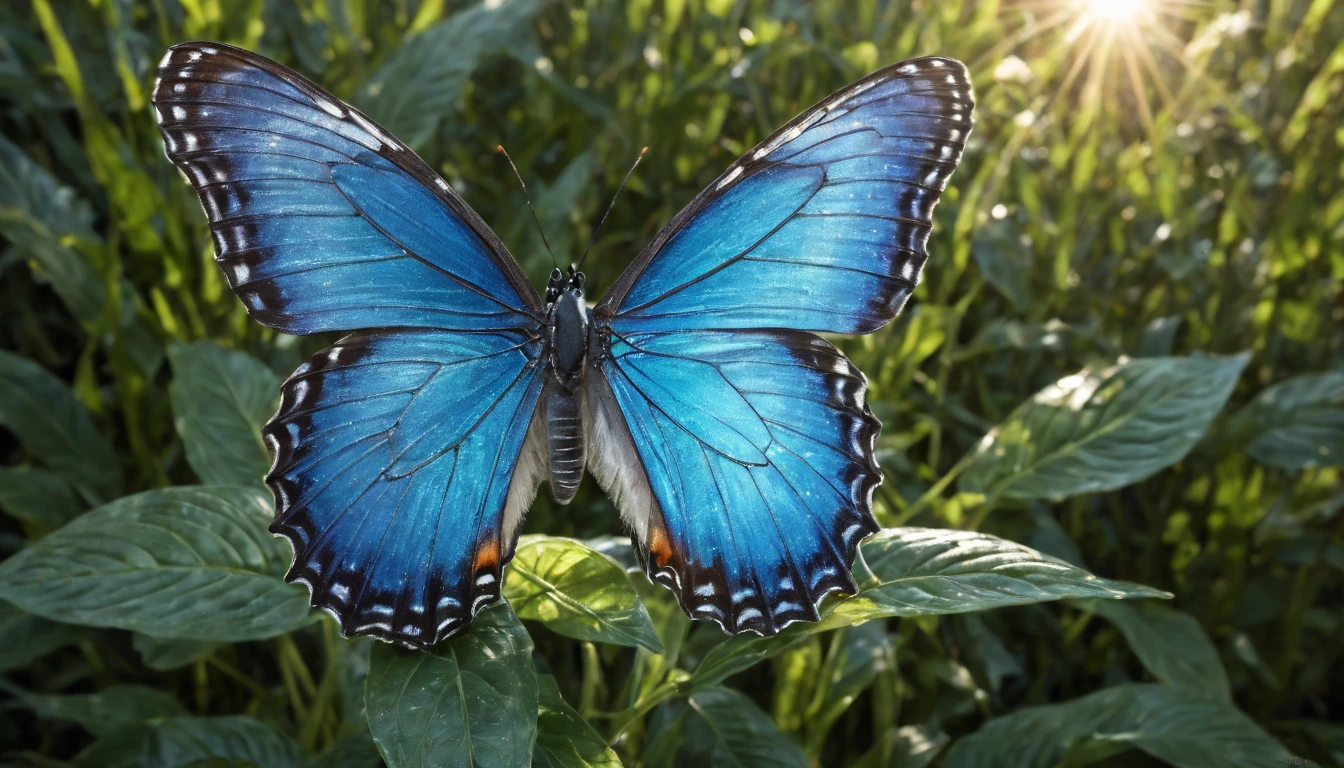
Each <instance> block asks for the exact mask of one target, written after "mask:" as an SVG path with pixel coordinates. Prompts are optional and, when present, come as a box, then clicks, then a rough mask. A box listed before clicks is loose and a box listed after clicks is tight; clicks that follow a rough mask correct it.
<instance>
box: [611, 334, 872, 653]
mask: <svg viewBox="0 0 1344 768" xmlns="http://www.w3.org/2000/svg"><path fill="white" fill-rule="evenodd" d="M650 360H658V361H659V367H658V375H659V376H661V377H662V378H664V379H665V380H666V381H675V382H677V383H676V386H675V390H676V394H675V395H673V394H671V392H672V390H673V387H671V386H668V387H665V388H652V387H649V386H647V385H646V383H645V379H646V378H647V375H646V374H640V373H636V371H638V370H639V369H641V368H647V367H648V363H649V361H650ZM594 373H596V374H599V375H593V376H590V378H589V385H588V386H589V388H590V389H589V395H588V397H589V412H590V413H591V414H593V417H594V418H593V419H592V420H591V423H592V427H591V429H592V434H591V436H590V438H589V439H590V445H591V446H593V448H592V450H590V453H589V457H590V467H591V468H592V471H593V474H594V475H595V476H596V477H597V478H598V481H599V482H600V483H601V484H602V485H603V487H604V488H606V489H607V491H608V493H609V494H610V495H611V496H612V498H613V500H614V501H615V502H616V504H617V506H618V507H619V508H620V510H621V513H622V516H623V517H624V518H625V520H626V522H627V524H628V525H629V526H630V527H631V528H632V529H633V531H634V532H635V534H636V538H637V540H638V544H639V550H640V552H641V555H642V557H643V560H644V565H645V568H646V571H647V572H648V574H649V576H650V578H653V579H655V580H657V581H659V582H661V583H663V584H665V585H667V586H669V587H671V588H672V589H673V591H674V592H676V594H677V597H678V600H679V601H680V602H681V605H682V608H683V609H684V610H685V611H686V612H687V613H688V614H689V615H690V616H692V617H694V618H699V619H711V620H713V621H716V622H718V623H719V624H721V625H722V626H723V627H724V628H725V629H726V630H728V631H729V632H742V631H749V632H756V633H759V634H765V635H770V634H774V633H775V632H778V631H779V630H780V629H782V628H784V627H785V626H787V625H788V624H790V623H792V622H794V621H799V620H816V618H817V603H818V602H819V601H820V600H821V598H822V597H824V596H825V595H826V594H827V593H829V592H835V591H853V589H854V582H853V579H852V577H851V576H850V571H849V567H850V563H851V561H852V559H853V557H854V551H855V548H856V547H857V546H858V543H859V541H861V540H862V539H863V537H865V536H867V535H868V534H870V533H872V532H874V531H876V530H877V528H878V526H877V523H876V521H875V520H874V519H873V516H872V512H871V503H872V493H873V489H874V488H875V487H876V486H877V484H878V483H879V482H880V480H881V474H880V472H879V470H878V467H877V463H876V461H875V459H874V455H873V454H874V442H875V440H876V437H877V431H878V428H879V424H878V422H877V419H876V418H874V417H873V415H872V413H871V412H870V411H869V409H868V406H867V405H866V403H865V401H864V395H865V390H866V383H865V380H864V378H863V375H862V374H861V373H860V372H859V371H858V369H856V368H855V367H854V366H853V365H852V364H851V363H850V362H849V361H848V360H847V359H846V358H845V357H844V355H842V354H841V353H840V352H839V350H837V349H835V348H834V347H832V346H831V345H830V344H828V343H827V342H825V341H823V340H822V339H820V338H818V337H816V336H813V335H812V334H809V333H803V332H797V331H683V332H672V333H661V334H645V333H635V334H630V335H626V336H623V337H621V338H617V339H615V340H614V341H613V342H612V345H611V349H610V353H609V355H608V357H607V358H606V359H605V360H603V361H601V362H600V363H599V364H598V367H597V368H596V369H595V371H594ZM679 373H680V374H684V375H678V374H679ZM711 373H712V374H713V375H710V374H711ZM727 392H731V393H732V394H731V397H729V396H727ZM702 404H708V406H709V407H711V408H713V409H714V413H715V414H716V417H715V419H713V420H712V421H711V420H708V419H705V418H704V417H703V416H702V415H701V414H699V413H696V410H697V409H698V408H699V407H700V405H702Z"/></svg>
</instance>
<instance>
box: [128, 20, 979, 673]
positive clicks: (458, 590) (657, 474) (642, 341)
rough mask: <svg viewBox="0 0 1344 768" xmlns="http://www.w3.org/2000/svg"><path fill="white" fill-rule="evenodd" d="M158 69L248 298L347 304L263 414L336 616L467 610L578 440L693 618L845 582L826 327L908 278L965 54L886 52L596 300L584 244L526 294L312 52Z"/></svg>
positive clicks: (453, 197) (858, 379)
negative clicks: (306, 69)
mask: <svg viewBox="0 0 1344 768" xmlns="http://www.w3.org/2000/svg"><path fill="white" fill-rule="evenodd" d="M159 74H160V79H159V81H158V82H157V83H156V85H155V88H154V94H153V103H154V106H155V108H156V111H157V116H158V119H159V123H160V130H161V132H162V133H163V136H164V140H165V148H166V151H167V153H168V156H169V158H170V159H171V160H172V161H173V162H174V163H175V164H176V165H177V167H178V168H179V169H180V170H181V171H182V172H183V174H184V175H185V176H186V177H187V179H188V181H189V182H190V183H191V184H192V185H193V186H194V187H195V189H196V191H197V193H198V195H199V197H200V200H201V203H202V206H203V208H204V210H205V212H206V215H207V218H208V219H209V222H210V229H211V234H212V236H213V237H214V240H215V246H216V249H215V250H216V261H217V262H218V263H219V265H220V267H221V268H222V269H223V271H224V274H225V276H226V277H227V279H228V281H229V285H230V287H231V288H232V289H233V290H234V292H235V293H236V294H237V295H238V296H239V298H240V299H241V300H242V301H243V304H244V306H245V307H246V308H247V310H248V312H249V313H250V314H251V315H252V316H253V317H254V318H255V319H256V320H258V321H259V322H262V323H263V324H265V325H268V326H270V327H272V328H275V329H278V330H280V331H283V332H287V333H297V334H307V333H319V332H327V331H345V332H348V333H349V335H348V336H346V337H345V338H343V339H341V340H340V341H339V342H337V343H336V344H335V345H334V346H332V347H330V348H329V349H327V350H325V351H323V352H320V353H318V354H317V355H315V356H314V357H313V358H311V359H310V360H309V361H308V362H306V363H304V365H303V366H301V367H300V368H299V369H298V370H296V371H295V372H294V374H293V375H292V376H290V378H289V379H288V380H287V381H286V382H285V384H284V387H283V390H282V393H281V404H280V408H279V411H278V412H277V414H276V416H275V417H274V418H273V419H272V420H271V422H270V423H268V424H267V425H266V427H265V428H264V430H263V437H264V439H265V440H266V443H267V445H268V446H269V448H270V450H271V453H272V457H273V464H272V467H271V470H270V472H269V473H268V474H267V476H266V482H267V484H268V485H269V486H270V488H271V490H272V491H273V492H274V494H275V499H276V516H275V520H274V521H273V523H272V524H271V530H272V531H273V532H274V533H276V534H277V535H280V536H283V537H285V538H286V539H287V540H288V541H289V542H290V544H291V545H292V546H293V549H294V561H293V564H292V565H291V568H290V570H289V572H288V574H287V575H286V578H287V579H288V580H290V581H295V582H299V583H303V584H305V585H307V586H308V588H309V589H310V591H311V595H312V603H313V605H314V606H316V607H318V608H321V609H324V610H327V611H329V612H330V613H332V614H333V615H334V616H336V617H337V618H338V619H339V621H340V625H341V631H342V632H343V633H344V634H346V635H348V636H354V635H373V636H376V637H379V638H382V639H384V640H390V641H395V642H400V643H404V644H410V645H417V646H429V645H433V644H434V643H437V642H438V641H440V640H442V639H443V638H444V637H447V636H448V635H451V634H453V633H455V632H459V631H461V630H462V629H464V628H465V627H467V626H468V625H469V624H470V623H471V620H472V618H473V617H474V616H475V615H476V614H477V613H478V612H479V611H480V610H481V609H483V608H484V607H485V606H486V605H489V604H490V603H491V602H492V601H494V600H497V599H498V598H499V596H500V586H501V582H502V580H503V576H504V574H503V568H504V566H505V565H506V564H507V563H508V561H509V559H510V557H512V554H513V549H514V546H515V543H516V541H517V537H518V532H519V529H520V526H521V521H522V518H523V515H524V514H525V512H526V510H527V508H528V507H529V506H530V505H531V503H532V500H533V498H534V497H535V495H536V492H537V489H538V488H539V486H540V483H541V482H543V481H544V480H547V479H549V481H550V486H551V493H552V495H553V496H554V497H555V499H556V500H557V501H560V502H568V501H570V500H571V499H572V498H573V497H574V495H575V492H576V490H577V488H578V486H579V483H580V481H581V480H582V477H583V474H584V471H585V469H586V470H587V471H588V472H590V473H591V474H592V475H593V476H594V477H595V479H596V480H597V482H598V484H599V485H600V486H601V487H602V488H603V489H604V490H605V491H606V493H607V495H608V496H609V497H610V498H611V499H612V501H613V502H614V503H615V505H616V507H617V509H618V511H619V512H620V514H621V517H622V519H623V520H624V522H625V525H626V527H627V528H628V529H629V531H630V533H631V539H632V542H633V543H634V546H635V548H636V552H637V553H638V554H639V557H640V559H641V561H642V563H643V565H644V569H645V572H646V574H647V575H648V576H649V578H650V579H652V580H654V581H656V582H658V583H660V584H663V585H665V586H667V587H668V588H670V589H671V590H672V591H673V592H674V593H675V594H676V597H677V600H678V603H679V604H680V606H681V607H682V609H683V610H684V611H685V612H686V613H687V614H688V615H689V616H691V617H692V618H695V619H703V620H708V621H713V622H716V623H718V624H719V625H720V626H722V627H723V628H724V629H725V630H727V631H729V632H734V633H736V632H754V633H757V634H761V635H770V634H774V633H776V632H778V631H780V630H781V629H783V628H784V627H786V626H788V625H789V624H791V623H793V622H795V621H815V620H817V618H818V606H819V604H820V602H821V600H822V599H823V598H825V597H826V596H827V595H829V594H832V593H835V592H851V591H853V590H854V589H855V582H854V578H853V576H852V574H851V571H850V567H851V563H852V561H853V558H854V556H855V553H856V552H857V548H858V545H859V542H860V541H861V540H862V539H863V538H864V537H865V536H867V535H869V534H870V533H873V532H874V531H876V530H877V529H878V524H877V521H876V519H875V517H874V515H873V509H872V507H873V491H874V489H875V488H876V487H877V485H878V484H879V483H880V482H881V481H882V474H881V470H880V468H879V466H878V463H877V459H876V441H877V436H878V433H879V431H880V428H881V424H880V422H879V421H878V420H877V418H876V417H874V415H873V413H872V410H871V409H870V408H869V406H868V402H867V380H866V379H865V377H864V375H863V373H862V372H861V371H859V370H858V368H856V367H855V366H854V365H853V363H851V362H850V361H849V360H848V359H847V358H846V357H845V356H844V354H843V353H841V352H840V350H838V349H836V348H835V347H834V346H832V345H831V344H830V343H829V342H827V341H825V340H824V339H822V338H821V337H820V336H817V335H816V333H825V332H830V333H870V332H872V331H874V330H876V329H878V328H880V327H881V326H883V325H884V324H886V323H887V322H889V321H890V320H891V319H892V318H893V317H895V315H896V314H897V312H899V311H900V309H901V307H902V306H903V305H904V303H905V301H906V300H907V299H908V298H909V296H910V294H911V292H912V291H913V290H914V287H915V284H916V283H917V281H918V279H919V276H920V271H921V269H922V268H923V265H924V262H925V260H926V259H927V252H926V249H925V245H926V243H927V240H928V237H929V233H930V230H931V228H932V222H933V220H932V213H933V208H934V206H935V204H936V203H937V201H938V198H939V195H940V194H941V192H942V190H943V187H944V186H945V184H946V183H947V179H948V177H949V176H950V175H951V173H952V171H953V170H954V169H955V167H956V165H957V162H958V161H959V159H960V157H961V153H962V150H963V148H964V146H965V142H966V138H967V136H968V135H969V132H970V129H971V112H972V107H973V104H974V98H973V96H972V93H971V86H970V81H969V78H968V75H967V72H966V69H965V67H964V66H963V65H961V64H960V63H959V62H955V61H952V60H950V59H942V58H937V57H928V58H921V59H912V60H909V61H905V62H900V63H897V64H893V65H890V66H888V67H884V68H883V69H880V70H878V71H876V72H874V73H872V74H870V75H868V76H867V77H865V78H863V79H861V80H859V81H857V82H855V83H853V84H851V85H849V86H847V87H845V88H843V89H841V90H840V91H837V92H836V93H835V94H832V95H831V96H829V97H828V98H827V99H825V100H823V101H822V102H820V103H819V104H817V105H815V106H813V107H811V108H810V109H808V110H806V111H805V112H803V113H802V114H800V115H799V116H798V117H796V118H794V119H793V120H792V121H790V122H789V123H787V124H786V125H784V126H783V127H782V128H780V129H779V130H778V131H776V132H775V133H774V134H772V135H771V136H769V137H768V138H766V139H765V140H764V141H763V142H761V144H759V145H758V146H756V147H755V148H753V149H752V150H751V151H749V152H748V153H747V154H745V155H744V156H743V157H741V158H740V159H738V160H737V161H736V162H734V163H733V164H732V165H730V166H729V167H728V169H727V170H725V171H724V172H723V174H722V175H720V176H719V178H718V179H716V180H715V181H714V182H713V183H712V184H711V185H710V186H709V187H708V188H707V189H706V190H705V191H704V192H702V193H701V194H700V195H698V196H697V197H696V198H695V199H694V200H692V201H691V203H690V204H689V205H688V206H687V207H686V208H685V209H684V210H683V211H682V212H681V213H679V214H678V215H677V216H676V217H674V218H673V219H672V221H671V222H669V223H668V225H667V226H666V227H664V228H663V230H662V231H661V232H659V233H658V235H657V236H656V237H655V238H654V239H653V241H652V242H651V243H650V244H649V245H648V246H647V247H646V248H645V249H644V250H643V251H642V252H641V253H640V254H639V255H638V256H637V257H636V258H635V260H634V262H633V263H632V264H631V265H630V267H629V268H628V269H627V270H626V271H625V272H624V273H623V274H622V275H621V277H620V278H619V279H618V280H617V281H616V282H615V283H614V284H613V285H612V286H611V287H610V288H609V289H608V290H607V292H606V293H605V294H604V295H603V297H602V298H601V299H600V300H599V301H598V302H597V303H596V305H594V306H592V307H591V308H590V306H589V305H588V299H587V290H586V281H585V279H584V276H583V274H582V273H580V272H578V271H577V269H574V268H571V269H570V270H569V271H568V273H562V272H561V271H560V270H558V269H557V270H556V271H555V272H554V273H552V276H551V280H550V282H549V284H548V286H547V290H546V291H545V293H544V294H541V295H539V294H538V293H537V292H536V290H535V289H534V288H533V287H532V285H531V284H530V283H529V281H528V279H527V277H526V275H524V274H523V272H522V270H521V268H520V267H519V266H518V264H517V262H515V261H514V260H513V258H512V257H511V256H510V255H509V254H508V251H507V250H506V249H505V248H504V245H503V244H502V243H501V242H500V241H499V238H498V237H497V236H495V234H494V233H493V232H492V231H491V230H490V228H489V227H488V226H487V225H486V224H485V222H484V221H482V220H481V218H480V217H479V216H477V215H476V214H475V212H474V211H472V210H471V208H470V207H469V206H468V205H467V204H466V202H465V201H463V200H462V198H461V197H460V196H459V195H458V194H457V193H456V192H455V191H453V189H452V188H451V187H449V185H448V184H447V183H445V182H444V181H443V179H441V178H440V177H439V176H438V174H436V173H435V172H434V171H433V170H432V169H431V168H430V167H429V166H428V165H427V164H426V163H425V162H424V161H423V160H421V159H420V158H419V157H418V156H416V155H415V153H414V152H412V151H411V150H410V149H409V148H408V147H406V146H404V145H402V144H401V143H400V142H398V141H397V140H396V139H395V138H393V137H392V136H391V135H390V134H388V132H387V131H385V130H384V129H382V128H381V127H380V126H378V125H377V124H376V123H375V122H374V121H373V120H371V119H370V118H369V117H367V116H365V115H364V114H363V113H361V112H359V111H358V110H357V109H355V108H353V107H351V106H350V105H348V104H345V103H344V102H341V101H340V100H339V99H337V98H336V97H334V96H332V95H331V94H329V93H327V92H326V91H325V90H323V89H322V88H320V87H319V86H317V85H316V84H314V83H312V82H311V81H309V80H308V79H306V78H304V77H302V76H301V75H299V74H297V73H295V72H293V71H291V70H289V69H286V68H285V67H282V66H280V65H279V64H276V63H275V62H272V61H270V60H268V59H265V58H263V57H261V56H258V55H256V54H253V53H251V52H248V51H245V50H242V49H239V48H234V47H232V46H227V45H223V44H220V43H206V42H198V43H184V44H181V45H178V46H174V47H173V48H172V49H170V50H169V52H168V54H167V56H165V57H164V60H163V61H162V62H161V63H160V68H159Z"/></svg>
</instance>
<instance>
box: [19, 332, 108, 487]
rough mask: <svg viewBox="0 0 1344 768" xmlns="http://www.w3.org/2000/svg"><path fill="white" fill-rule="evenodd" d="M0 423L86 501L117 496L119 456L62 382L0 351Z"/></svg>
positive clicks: (27, 362)
mask: <svg viewBox="0 0 1344 768" xmlns="http://www.w3.org/2000/svg"><path fill="white" fill-rule="evenodd" d="M0 426H3V427H5V428H7V429H9V430H10V431H11V432H13V433H14V435H15V437H17V438H18V440H19V442H20V443H22V444H23V446H24V448H26V449H27V450H28V453H29V454H31V455H32V456H33V458H35V459H36V460H37V461H39V462H41V463H42V465H43V466H45V467H47V468H48V469H50V470H51V471H52V472H55V473H56V474H57V475H60V476H61V478H63V479H64V480H65V481H66V482H68V483H70V484H71V485H73V486H74V487H75V488H76V489H78V490H79V491H80V493H82V494H83V495H84V497H85V498H86V499H88V500H89V501H90V502H98V501H104V500H108V499H114V498H116V497H117V496H120V495H121V459H120V457H118V456H117V453H116V451H114V450H113V449H112V446H111V445H110V444H109V443H108V442H107V441H106V440H104V439H103V436H102V435H100V434H99V433H98V430H97V429H96V428H94V426H93V419H92V418H91V417H90V416H89V412H88V411H87V410H85V409H84V406H83V405H81V404H80V403H79V401H78V400H76V399H75V396H74V394H72V393H71V392H70V388H69V387H67V386H66V384H65V382H63V381H61V380H60V379H58V378H56V377H55V376H53V375H51V374H50V373H48V372H47V371H46V369H44V368H43V367H42V366H40V365H38V364H37V363H34V362H33V361H31V360H28V359H26V358H23V357H19V356H18V355H15V354H11V353H9V352H5V351H3V350H0Z"/></svg>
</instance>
